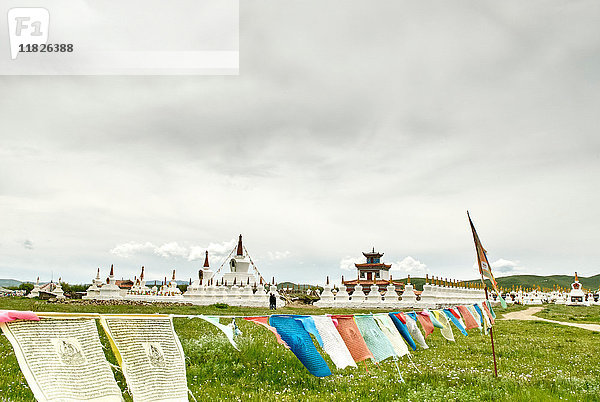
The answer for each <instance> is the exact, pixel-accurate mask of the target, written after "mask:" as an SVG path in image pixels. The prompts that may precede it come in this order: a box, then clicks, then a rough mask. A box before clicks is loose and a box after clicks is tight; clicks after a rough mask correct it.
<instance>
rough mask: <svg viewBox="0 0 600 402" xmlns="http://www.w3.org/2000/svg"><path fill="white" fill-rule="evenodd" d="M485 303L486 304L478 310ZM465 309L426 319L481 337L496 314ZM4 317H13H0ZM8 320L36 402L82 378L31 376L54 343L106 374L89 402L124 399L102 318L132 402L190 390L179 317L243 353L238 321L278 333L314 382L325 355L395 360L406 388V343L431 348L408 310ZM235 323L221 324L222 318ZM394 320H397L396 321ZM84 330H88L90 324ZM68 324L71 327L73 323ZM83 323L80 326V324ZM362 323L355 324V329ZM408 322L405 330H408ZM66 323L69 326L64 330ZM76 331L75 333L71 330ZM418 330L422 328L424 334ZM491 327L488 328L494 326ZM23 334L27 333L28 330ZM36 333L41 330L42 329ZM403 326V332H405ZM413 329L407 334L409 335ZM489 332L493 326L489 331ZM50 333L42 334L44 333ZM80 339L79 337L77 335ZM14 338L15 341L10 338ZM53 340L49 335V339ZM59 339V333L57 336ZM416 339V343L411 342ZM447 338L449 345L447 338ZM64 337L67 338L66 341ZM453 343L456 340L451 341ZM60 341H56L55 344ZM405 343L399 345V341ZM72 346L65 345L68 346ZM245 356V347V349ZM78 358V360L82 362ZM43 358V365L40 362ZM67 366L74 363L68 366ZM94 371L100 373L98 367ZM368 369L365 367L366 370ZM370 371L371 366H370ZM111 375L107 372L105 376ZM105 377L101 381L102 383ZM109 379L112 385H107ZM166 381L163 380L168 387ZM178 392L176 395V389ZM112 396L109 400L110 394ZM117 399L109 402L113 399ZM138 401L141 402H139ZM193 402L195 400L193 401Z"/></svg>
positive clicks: (64, 394) (62, 393) (180, 395)
mask: <svg viewBox="0 0 600 402" xmlns="http://www.w3.org/2000/svg"><path fill="white" fill-rule="evenodd" d="M479 304H481V305H479ZM460 307H461V308H460V309H459V308H453V309H445V310H441V309H440V310H429V311H427V312H426V313H428V314H434V315H437V316H438V317H442V316H444V314H446V315H447V316H448V317H452V318H453V320H452V323H453V324H454V325H455V326H456V327H457V328H458V329H459V330H460V331H461V332H462V333H463V334H464V335H465V336H466V335H467V330H466V329H465V327H464V325H463V324H461V322H472V321H476V322H477V324H478V325H477V326H471V327H470V328H473V329H474V328H478V329H479V330H480V332H481V333H482V334H484V333H485V331H484V328H485V326H486V325H487V323H488V322H489V323H493V316H494V312H493V310H492V308H491V304H490V302H489V301H487V300H486V301H483V302H482V303H477V307H478V309H479V310H480V311H482V314H481V315H479V314H477V315H476V316H474V315H472V314H471V311H475V310H477V309H475V305H469V306H462V305H461V306H460ZM0 313H8V312H4V311H0ZM10 313H11V314H0V317H5V318H4V319H3V321H5V322H0V328H1V329H2V331H3V332H4V333H5V334H7V337H8V338H9V340H11V339H14V336H15V335H13V334H16V333H17V329H21V331H20V332H19V333H21V334H22V335H21V337H25V338H23V339H29V342H32V343H35V344H36V345H37V346H36V348H37V349H35V352H30V351H29V349H27V348H23V347H21V346H20V345H21V343H22V342H23V341H21V342H12V341H11V343H12V345H13V348H14V349H15V353H16V354H17V355H18V356H21V357H20V358H19V359H18V363H19V366H20V368H21V370H22V371H23V373H24V374H26V376H25V377H26V380H27V382H28V384H29V386H30V387H31V388H32V390H34V391H35V396H36V398H37V399H38V400H48V399H47V398H46V397H45V396H44V395H46V394H52V395H53V398H58V399H61V398H64V399H69V397H70V396H69V395H71V394H69V392H71V393H72V392H74V390H76V389H77V387H79V384H80V381H82V379H81V378H80V377H79V376H77V375H72V373H71V374H69V373H70V372H69V373H67V371H68V370H72V369H73V367H72V365H53V366H52V367H51V369H52V370H54V371H53V373H54V374H53V375H56V376H58V377H60V378H61V379H62V381H66V383H65V384H63V385H61V387H59V388H57V387H56V386H55V384H56V383H55V382H48V381H45V380H44V378H45V377H44V373H45V371H38V372H35V371H32V370H31V368H30V367H33V366H31V364H32V363H31V362H32V361H36V359H38V357H39V356H46V355H48V354H52V353H55V352H54V349H55V348H56V347H57V346H56V345H63V346H61V347H62V349H60V350H64V351H65V353H66V355H65V356H67V355H68V358H69V359H71V360H73V359H75V360H73V361H72V363H73V362H74V363H76V362H77V361H81V362H89V363H92V367H89V370H88V371H89V372H90V373H95V371H94V370H98V369H102V370H103V371H102V373H103V374H102V376H103V377H102V376H101V378H106V379H107V381H106V382H105V384H106V385H105V386H104V387H102V386H100V384H98V383H97V380H96V376H95V375H90V376H89V377H88V380H87V381H88V382H89V385H90V387H92V388H94V389H96V390H97V394H95V395H97V398H96V399H94V398H93V399H90V400H97V401H105V400H106V401H112V400H115V401H117V400H120V393H118V392H116V388H115V385H116V383H114V384H113V382H114V381H112V380H114V378H113V377H112V376H111V374H110V373H109V371H110V367H111V365H110V364H109V363H108V361H107V360H106V358H105V356H104V354H103V353H98V350H100V349H99V348H100V344H99V339H98V332H97V329H96V325H89V323H92V322H93V321H94V320H100V323H101V326H102V328H103V329H104V331H105V333H106V334H107V337H108V340H109V343H110V345H111V349H112V350H113V353H114V354H115V357H116V358H117V362H118V364H119V368H120V370H121V371H122V373H123V375H124V377H125V380H126V385H127V387H128V389H129V390H130V392H131V394H132V395H133V398H134V400H157V401H159V400H167V399H168V400H169V401H185V400H187V395H188V392H189V389H188V387H187V382H186V381H187V380H186V369H185V355H184V352H183V348H182V347H181V343H180V341H179V338H178V335H177V333H176V332H175V330H174V327H173V319H174V318H186V319H197V318H198V319H201V320H203V321H206V322H208V323H210V324H212V325H214V326H215V327H216V328H218V329H219V330H220V331H221V333H222V334H223V335H225V337H226V338H227V339H228V340H229V344H230V345H231V347H233V348H235V349H237V350H238V351H240V348H239V346H238V343H236V341H235V339H236V338H237V337H239V336H242V332H241V331H240V329H239V328H238V326H237V323H236V321H235V320H236V318H240V319H244V321H245V322H250V321H251V322H253V323H254V324H256V325H259V326H261V327H264V328H266V329H267V330H269V331H271V332H272V333H273V337H272V340H273V341H274V342H275V341H277V338H279V343H281V344H282V346H283V347H285V348H286V349H289V350H290V351H291V352H293V353H294V354H295V355H296V357H297V358H298V359H299V361H300V362H301V363H302V365H304V366H305V368H306V369H307V370H308V371H309V372H310V373H311V374H313V375H315V376H317V377H325V376H330V375H331V374H332V371H331V369H330V367H329V363H327V362H326V361H325V360H324V359H323V356H324V355H328V356H329V357H330V358H331V361H333V362H334V365H335V367H336V368H338V369H341V368H343V367H347V366H354V367H357V365H356V363H358V362H360V361H363V362H365V361H366V360H367V359H371V360H372V361H373V362H375V363H380V362H381V361H384V360H387V359H389V358H391V359H392V360H393V362H394V365H395V367H396V370H397V372H398V379H399V381H401V382H404V381H405V380H404V378H403V376H402V373H401V372H400V368H399V366H398V361H399V360H401V358H402V357H404V356H407V359H408V360H407V364H409V365H411V366H412V367H414V369H415V370H416V371H417V372H419V373H421V371H420V370H419V368H418V367H417V366H416V364H415V363H414V361H413V360H412V355H411V354H410V352H409V350H408V346H407V345H406V343H408V344H409V345H411V349H413V350H415V351H416V350H417V345H418V347H419V348H420V349H424V350H425V349H427V348H428V346H427V344H426V343H425V341H424V338H423V332H422V331H430V330H431V328H430V327H429V325H427V324H426V327H427V328H426V327H424V326H423V322H422V321H420V320H415V319H414V318H413V316H417V317H418V315H420V314H422V313H423V311H421V312H416V311H410V312H405V313H399V312H389V313H376V314H345V315H330V314H327V315H289V314H274V315H261V316H249V315H204V314H198V315H193V314H99V313H60V312H39V313H34V312H20V311H11V312H10ZM222 319H223V320H231V321H230V322H229V323H227V324H223V323H221V322H220V321H221V320H222ZM392 319H393V320H392ZM86 322H87V323H88V324H87V325H83V324H85V323H86ZM70 323H71V324H70ZM78 323H80V324H82V325H79V324H78ZM438 323H439V325H441V326H443V328H439V327H434V331H436V330H439V331H440V332H442V331H443V330H445V331H450V332H452V328H451V326H450V321H445V324H444V321H443V320H438ZM357 324H358V325H357ZM407 324H408V327H406V325H407ZM65 325H66V326H67V327H65ZM74 325H75V327H74ZM419 325H421V328H419ZM490 325H491V324H490ZM42 326H43V327H44V329H43V333H49V331H50V332H52V333H56V334H62V333H64V331H65V328H71V327H72V328H77V331H78V332H77V333H76V334H77V335H76V337H75V338H70V337H68V336H67V337H66V339H65V340H64V342H63V343H60V339H59V340H58V341H53V340H51V341H50V342H45V343H44V342H38V341H37V338H36V334H38V333H40V334H41V333H42V332H40V330H42ZM23 328H25V329H26V330H23ZM38 328H39V329H40V330H38ZM403 328H404V331H403V330H402V329H403ZM407 328H408V330H407ZM490 329H491V328H490ZM44 331H45V332H44ZM74 334H75V332H74ZM11 337H12V338H11ZM50 338H52V337H50ZM59 338H60V335H59ZM413 338H416V342H415V340H413ZM444 338H445V339H447V340H448V336H447V334H446V335H444ZM61 339H62V338H61ZM452 339H453V337H452ZM90 341H93V342H95V343H94V344H93V348H92V349H90V347H88V346H86V345H88V344H89V342H90ZM57 342H58V343H57ZM398 342H400V344H399V343H398ZM64 345H67V346H64ZM241 352H242V353H243V349H242V350H241ZM77 359H78V360H77ZM38 360H39V359H38ZM71 360H69V361H71ZM94 365H97V366H98V367H97V368H94V367H93V366H94ZM365 368H366V365H365ZM366 369H367V370H368V368H366ZM107 370H108V371H107ZM99 378H100V377H99ZM109 379H112V380H111V381H108V380H109ZM165 381H166V382H165ZM166 383H168V384H170V385H169V389H170V390H171V392H170V393H169V394H164V393H163V394H161V393H156V392H152V393H148V392H147V390H150V389H151V390H156V389H165V384H166ZM174 389H175V391H176V392H175V391H173V390H174ZM111 395H112V396H111ZM111 398H112V399H111ZM140 398H141V399H140ZM192 399H194V396H192Z"/></svg>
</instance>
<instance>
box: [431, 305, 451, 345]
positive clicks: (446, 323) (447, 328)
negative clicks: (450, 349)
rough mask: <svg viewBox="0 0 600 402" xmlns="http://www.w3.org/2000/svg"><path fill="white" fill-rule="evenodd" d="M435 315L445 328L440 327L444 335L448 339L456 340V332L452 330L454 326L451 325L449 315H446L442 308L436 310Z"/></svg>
mask: <svg viewBox="0 0 600 402" xmlns="http://www.w3.org/2000/svg"><path fill="white" fill-rule="evenodd" d="M433 316H434V317H435V318H436V319H437V320H438V322H439V323H440V324H442V326H443V328H442V329H440V332H441V333H442V336H443V337H444V338H446V339H447V340H449V341H451V342H454V333H453V332H452V326H451V325H450V321H448V317H446V314H445V313H444V312H443V311H441V310H434V311H433Z"/></svg>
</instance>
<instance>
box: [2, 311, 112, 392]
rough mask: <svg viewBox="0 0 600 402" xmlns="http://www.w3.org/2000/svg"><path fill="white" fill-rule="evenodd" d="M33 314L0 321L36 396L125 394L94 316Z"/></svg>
mask: <svg viewBox="0 0 600 402" xmlns="http://www.w3.org/2000/svg"><path fill="white" fill-rule="evenodd" d="M20 316H21V317H25V316H27V315H20ZM12 317H13V318H14V317H16V316H14V315H13V316H12ZM36 319H37V320H35V321H29V320H22V319H18V320H17V321H11V322H3V323H2V324H0V327H1V328H2V331H3V332H4V334H5V335H6V338H7V339H8V340H9V341H10V343H11V344H12V346H13V349H14V351H15V355H16V357H17V361H18V363H19V367H20V368H21V371H22V372H23V375H24V376H25V379H26V380H27V384H29V388H31V391H32V392H33V395H34V396H35V398H36V399H37V400H38V401H67V400H69V401H83V400H86V401H97V402H100V401H102V402H120V401H122V400H123V399H122V395H121V389H120V388H119V386H118V385H117V382H116V381H115V378H114V376H113V373H112V369H111V368H110V365H109V364H108V361H107V360H106V358H105V356H104V351H103V350H102V344H101V343H100V338H99V336H98V330H97V328H96V322H95V320H93V319H81V318H80V319H55V318H42V319H41V320H40V319H39V318H38V317H37V316H36ZM32 320H33V319H32ZM0 398H1V397H0Z"/></svg>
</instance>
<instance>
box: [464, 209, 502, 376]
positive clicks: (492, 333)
mask: <svg viewBox="0 0 600 402" xmlns="http://www.w3.org/2000/svg"><path fill="white" fill-rule="evenodd" d="M467 217H468V218H469V225H470V226H471V231H472V232H473V241H474V242H475V253H476V254H477V265H479V274H480V275H481V283H483V286H485V300H486V301H487V302H489V300H490V298H489V296H488V287H487V285H486V283H485V278H484V277H483V271H482V270H481V258H480V256H479V249H478V247H481V248H483V246H482V245H481V243H480V242H479V236H477V234H476V231H475V226H473V221H471V216H470V215H469V211H467ZM478 243H479V244H478ZM483 253H484V258H485V259H486V260H487V256H485V251H484V252H483ZM486 263H487V264H489V262H487V261H486ZM498 297H502V295H498ZM482 313H483V311H482ZM490 339H491V341H492V356H493V357H494V375H495V376H496V377H498V365H497V363H496V348H495V347H494V329H493V328H492V326H490Z"/></svg>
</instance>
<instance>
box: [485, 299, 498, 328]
mask: <svg viewBox="0 0 600 402" xmlns="http://www.w3.org/2000/svg"><path fill="white" fill-rule="evenodd" d="M484 306H487V309H486V310H487V312H488V313H489V314H490V318H492V324H493V323H494V320H495V319H496V313H494V309H493V308H492V303H490V301H489V300H486V301H485V303H484Z"/></svg>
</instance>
